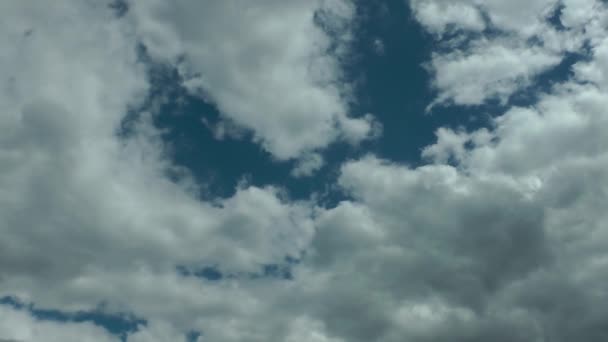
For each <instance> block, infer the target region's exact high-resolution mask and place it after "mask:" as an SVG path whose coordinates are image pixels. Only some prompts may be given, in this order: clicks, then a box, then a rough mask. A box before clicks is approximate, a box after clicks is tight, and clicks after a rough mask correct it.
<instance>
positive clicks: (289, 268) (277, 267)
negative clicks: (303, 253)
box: [176, 257, 301, 282]
mask: <svg viewBox="0 0 608 342" xmlns="http://www.w3.org/2000/svg"><path fill="white" fill-rule="evenodd" d="M300 262H301V260H299V259H294V258H291V257H285V261H284V262H283V263H276V264H264V265H260V270H259V271H257V272H247V273H226V272H223V271H222V270H221V269H220V267H219V266H217V265H215V266H204V267H201V268H197V269H192V268H188V267H185V266H177V267H176V271H177V273H178V274H179V275H181V276H184V277H197V278H201V279H205V280H207V281H210V282H216V281H221V280H228V279H249V280H256V279H277V280H294V276H293V267H294V266H296V265H297V264H299V263H300Z"/></svg>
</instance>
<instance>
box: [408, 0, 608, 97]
mask: <svg viewBox="0 0 608 342" xmlns="http://www.w3.org/2000/svg"><path fill="white" fill-rule="evenodd" d="M410 3H411V6H412V9H413V12H414V16H415V18H416V19H417V20H418V21H419V22H420V24H421V25H422V26H423V27H424V28H425V29H426V30H427V31H429V32H431V33H434V34H435V37H436V39H437V40H438V42H439V44H440V46H444V47H445V48H444V49H441V52H435V53H434V54H433V57H432V61H431V62H430V63H429V65H428V67H429V69H430V70H431V71H432V73H433V74H434V80H433V82H432V84H433V86H434V87H435V88H436V90H437V91H438V98H437V100H436V101H435V103H434V104H433V105H435V104H450V103H454V104H458V105H479V104H483V103H485V102H487V101H489V100H492V99H498V100H500V101H501V102H502V103H506V102H507V101H508V100H509V97H510V96H511V95H512V94H514V93H516V92H517V91H519V90H523V89H526V88H528V87H529V86H531V85H533V84H534V80H535V78H536V77H537V76H539V75H540V74H541V73H543V72H547V71H549V70H551V68H553V67H556V66H557V65H559V64H560V63H561V62H562V61H563V60H564V58H565V57H566V55H567V54H568V53H575V52H580V50H581V49H582V48H583V46H584V44H585V42H586V41H588V40H589V39H595V37H597V36H598V35H600V33H599V32H603V29H599V28H598V23H599V22H602V20H603V19H601V18H600V17H601V15H598V13H602V12H603V9H604V7H605V4H603V3H601V2H600V1H594V0H585V1H565V2H561V1H557V0H535V1H523V2H521V1H508V2H505V1H476V0H458V1H443V0H431V1H418V0H412V1H410ZM522 6H523V7H525V8H526V10H525V11H522V10H521V8H523V7H522ZM554 16H556V18H557V21H558V22H559V25H561V26H562V27H559V25H556V24H555V23H554V22H552V20H555V18H554ZM446 37H447V38H446ZM431 107H432V106H431Z"/></svg>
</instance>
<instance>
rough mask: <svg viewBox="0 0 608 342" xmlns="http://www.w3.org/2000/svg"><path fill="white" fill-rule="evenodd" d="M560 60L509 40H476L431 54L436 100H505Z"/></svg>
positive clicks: (544, 52) (481, 101)
mask: <svg viewBox="0 0 608 342" xmlns="http://www.w3.org/2000/svg"><path fill="white" fill-rule="evenodd" d="M560 61H561V57H560V56H559V55H555V54H553V53H551V52H550V51H546V50H544V49H540V48H535V47H528V46H526V45H523V46H513V45H512V42H508V41H507V42H500V41H479V42H476V43H475V44H474V45H473V47H471V48H469V49H467V50H466V52H464V53H463V52H462V51H455V52H451V53H448V54H440V55H438V54H437V55H434V56H433V59H432V62H431V68H432V70H433V71H434V72H435V80H434V86H435V87H436V88H437V89H438V90H439V91H440V97H439V98H438V99H437V101H438V102H443V101H446V100H452V101H453V102H454V103H457V104H463V105H475V104H481V103H483V102H484V101H485V100H487V99H490V98H498V99H500V100H501V102H503V103H504V102H506V101H507V100H508V97H509V96H510V95H511V94H513V93H514V92H515V91H516V90H518V89H521V88H524V87H526V86H528V85H530V84H531V82H532V79H531V78H532V77H534V76H535V75H538V74H539V73H540V72H542V71H545V70H547V69H549V68H550V67H553V66H556V65H557V64H558V63H559V62H560Z"/></svg>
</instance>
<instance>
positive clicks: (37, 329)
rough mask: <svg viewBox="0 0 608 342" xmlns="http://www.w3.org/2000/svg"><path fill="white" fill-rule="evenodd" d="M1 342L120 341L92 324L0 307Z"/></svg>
mask: <svg viewBox="0 0 608 342" xmlns="http://www.w3.org/2000/svg"><path fill="white" fill-rule="evenodd" d="M0 316H1V317H2V320H1V321H0V341H2V342H26V341H27V342H43V341H45V342H46V341H48V342H63V341H65V342H72V341H73V342H76V341H86V342H118V341H119V338H118V337H116V336H112V335H110V334H108V333H107V332H106V331H105V330H103V329H102V328H100V327H97V326H95V325H93V324H91V323H59V322H50V321H41V320H38V319H36V318H34V317H32V316H31V315H30V314H29V313H28V312H27V311H24V310H19V309H14V308H11V307H5V306H0Z"/></svg>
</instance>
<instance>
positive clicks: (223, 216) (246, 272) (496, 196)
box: [0, 0, 608, 342]
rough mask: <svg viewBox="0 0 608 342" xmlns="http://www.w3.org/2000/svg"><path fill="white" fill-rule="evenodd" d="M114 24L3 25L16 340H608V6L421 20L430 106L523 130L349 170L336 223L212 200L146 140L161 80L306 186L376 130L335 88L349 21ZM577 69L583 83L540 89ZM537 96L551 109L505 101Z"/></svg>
mask: <svg viewBox="0 0 608 342" xmlns="http://www.w3.org/2000/svg"><path fill="white" fill-rule="evenodd" d="M560 4H561V5H560ZM108 5H109V4H108V3H104V2H103V1H92V0H90V1H89V0H86V1H82V0H73V1H72V0H62V1H56V2H53V4H52V5H48V6H45V7H43V6H40V4H39V3H38V2H34V1H5V2H1V3H0V18H1V19H2V20H0V43H2V45H3V46H5V47H7V48H6V49H3V51H2V52H1V53H0V68H1V69H2V72H0V82H1V83H0V87H2V90H3V91H2V92H0V132H2V134H0V234H1V236H2V238H1V239H0V298H4V297H11V298H14V299H13V300H14V301H18V302H20V303H24V304H25V305H21V306H18V305H8V304H0V341H2V340H5V341H13V340H17V341H92V342H93V341H95V342H101V341H103V342H105V341H120V340H121V338H122V337H121V336H118V335H115V334H113V333H111V331H110V330H108V329H104V328H103V327H102V326H101V325H102V324H101V322H99V321H95V320H94V319H92V320H89V321H70V320H60V319H49V317H40V315H37V314H36V312H39V311H37V309H40V308H42V309H50V310H56V311H59V312H62V313H64V314H65V315H67V316H69V315H70V314H72V313H76V312H90V311H95V312H101V313H103V314H105V315H113V314H118V313H127V314H131V315H134V316H135V317H138V318H139V319H141V323H138V324H137V327H135V329H134V330H133V331H130V332H127V333H126V335H125V336H124V338H125V339H126V340H127V341H129V342H139V341H142V342H143V341H159V342H160V341H180V340H182V341H183V340H186V336H187V335H188V334H189V333H190V332H200V336H199V337H198V341H218V342H232V341H233V342H240V341H254V342H256V341H259V342H269V341H270V342H274V341H276V342H279V341H288V342H300V341H306V342H309V341H312V342H347V341H348V342H351V341H354V342H359V341H361V342H363V341H379V342H402V341H408V342H409V341H411V342H427V341H446V342H448V341H450V342H452V341H462V342H473V341H505V342H507V341H508V342H512V341H522V342H524V341H526V342H527V341H543V342H545V341H546V342H548V341H551V342H569V341H591V342H596V341H597V342H600V341H605V340H607V339H608V318H607V317H608V306H606V305H605V303H606V302H607V300H608V292H607V291H606V285H605V284H606V282H607V280H608V255H607V251H608V230H607V227H608V214H607V213H606V210H605V206H606V205H605V203H608V154H607V153H606V151H608V135H606V134H605V130H606V129H608V114H607V112H606V108H608V97H607V96H606V94H607V92H608V64H607V63H606V58H608V38H606V37H608V34H607V33H608V32H606V29H605V28H606V27H608V8H606V4H604V3H603V2H601V1H594V0H567V1H561V2H559V3H558V1H550V0H546V1H526V2H525V7H526V8H527V10H526V11H525V12H522V11H521V8H522V6H523V5H522V4H521V3H520V2H518V1H513V2H509V3H508V4H507V2H504V1H473V0H472V1H465V0H459V1H439V0H429V1H414V0H413V1H411V2H410V5H411V7H412V9H413V13H414V14H415V18H416V19H417V20H418V21H420V23H421V25H422V26H423V27H424V29H425V30H428V31H429V32H430V33H431V34H432V35H433V37H434V38H433V39H437V40H438V41H440V42H441V43H440V44H438V45H437V48H438V49H437V51H435V53H434V54H433V55H432V56H431V57H430V58H431V59H430V61H429V64H428V67H429V68H431V70H434V74H433V77H434V78H433V80H432V84H433V85H434V86H435V87H436V90H438V98H437V102H436V104H441V105H444V106H449V105H471V104H480V103H483V102H485V101H488V100H489V99H495V98H499V99H501V100H502V101H503V103H504V105H505V106H506V107H507V108H508V109H507V111H506V112H505V113H504V114H500V115H499V113H494V114H496V115H495V116H494V117H493V118H492V122H491V125H490V127H489V128H480V129H473V130H470V131H466V130H457V129H450V128H439V127H438V129H437V140H436V142H435V143H434V144H432V145H429V146H426V147H424V149H423V150H422V157H423V158H424V159H425V160H426V163H425V165H423V166H420V167H417V168H413V167H409V166H407V165H403V164H399V163H396V162H393V161H390V160H382V159H380V158H379V157H377V156H374V155H369V154H368V155H366V156H364V157H362V158H359V159H356V160H349V161H345V162H344V163H343V164H342V167H341V168H340V170H339V175H338V179H337V183H336V184H335V188H336V189H337V190H339V191H341V192H343V193H344V194H346V198H347V199H345V200H344V201H342V202H340V203H339V204H337V205H336V206H334V207H331V208H328V207H324V206H322V205H321V204H320V203H319V202H317V200H318V197H317V196H311V198H310V199H309V200H307V201H293V200H291V199H290V198H289V196H288V195H287V194H286V193H285V191H284V189H282V188H280V186H278V185H277V186H269V187H265V188H260V187H254V186H248V185H247V184H245V183H243V184H241V185H240V186H239V188H238V189H237V191H236V193H235V195H234V196H232V197H230V198H218V199H213V200H205V201H203V200H201V199H200V198H199V196H198V193H199V191H198V190H199V187H200V186H201V184H197V183H196V181H195V180H194V177H192V176H191V175H190V174H189V172H188V170H183V169H181V168H179V167H177V166H175V165H173V164H172V163H171V161H170V160H171V158H170V155H169V152H168V151H170V149H169V145H170V142H167V141H164V140H163V139H162V135H161V133H160V132H159V130H158V129H157V128H155V127H154V125H153V124H152V122H153V120H152V118H153V117H155V116H158V115H163V114H164V113H162V112H158V111H157V110H156V108H155V107H154V106H148V105H147V104H149V102H150V101H148V100H149V98H148V96H149V92H150V90H149V89H150V88H151V87H152V86H158V85H151V84H150V83H151V81H150V75H149V68H148V65H147V64H146V63H149V58H152V59H153V60H154V61H155V63H166V64H167V65H170V66H174V67H176V68H178V69H179V71H180V72H181V73H182V76H183V77H184V82H185V83H184V84H183V85H184V86H186V87H188V89H189V90H190V91H192V92H193V93H194V94H199V95H201V96H203V95H204V96H205V97H207V98H208V100H209V101H211V102H212V103H214V104H215V105H216V106H217V107H218V108H219V110H220V111H221V112H222V115H224V117H225V119H226V120H229V121H230V122H231V125H232V124H234V125H237V126H240V127H243V128H246V129H249V130H251V131H252V132H253V134H254V137H255V142H256V143H260V144H262V146H263V147H264V148H266V149H267V150H268V151H269V152H271V153H272V154H273V155H274V156H275V157H276V158H277V159H290V158H297V159H299V162H300V164H299V165H298V167H297V168H296V169H294V171H293V176H294V177H299V176H303V175H310V174H313V173H314V170H315V169H317V168H318V167H320V166H319V165H320V164H322V163H323V159H322V158H321V156H320V155H319V154H317V153H318V152H319V150H321V149H323V148H326V147H327V146H328V145H329V144H331V143H332V142H333V141H336V140H346V141H349V142H353V143H355V142H358V141H360V140H361V139H364V138H365V137H367V135H368V133H369V130H370V127H371V126H370V125H372V122H371V119H353V118H350V117H349V116H348V105H347V103H348V102H349V101H350V100H349V99H348V96H351V95H350V94H349V92H348V87H349V86H348V85H347V84H345V83H343V82H341V81H340V80H341V76H340V68H341V66H340V58H342V57H344V56H345V54H348V49H347V47H346V46H347V41H348V39H349V38H348V34H350V33H349V29H348V27H349V25H350V24H351V21H352V20H354V19H353V18H354V14H353V13H354V6H355V5H354V4H350V3H345V2H344V3H343V2H340V1H322V2H321V1H319V2H317V1H293V2H282V1H276V2H275V1H259V2H245V1H243V2H238V1H225V2H224V1H223V2H214V3H211V2H199V1H185V0H179V1H174V2H173V3H171V4H169V2H165V1H155V0H148V1H137V2H128V3H126V6H127V9H126V12H125V13H122V15H120V16H119V15H117V14H116V13H115V11H114V10H112V8H111V7H109V6H108ZM123 5H124V4H123ZM114 8H116V5H115V6H114ZM555 16H557V20H559V22H560V25H556V24H555V23H553V21H555V18H553V17H555ZM315 18H316V19H315ZM549 18H552V19H551V20H549ZM322 28H323V29H322ZM488 30H494V31H498V32H499V33H495V32H494V31H492V32H494V33H492V34H490V33H489V31H488ZM328 32H333V33H331V34H330V33H328ZM459 37H460V38H459ZM142 46H143V47H144V48H145V50H146V51H147V52H146V53H148V54H149V56H147V58H141V57H142V56H141V55H138V52H139V53H141V50H142ZM330 46H332V47H333V48H330ZM582 47H585V50H580V49H582ZM579 50H580V51H583V53H585V54H586V55H585V58H583V59H581V60H580V61H578V62H576V63H574V64H573V65H572V67H571V70H570V74H569V75H568V76H567V77H566V80H565V81H562V82H559V83H555V84H553V85H551V86H550V87H548V88H547V89H545V90H543V91H540V90H536V89H535V88H534V87H533V86H531V85H532V84H533V83H534V82H533V79H534V77H535V75H537V74H538V73H541V72H543V70H547V69H548V68H551V67H552V66H555V65H556V64H558V63H560V62H561V61H562V59H563V58H564V56H565V54H566V53H567V52H569V51H579ZM484 82H486V83H484ZM524 86H531V88H530V89H531V90H530V91H535V92H536V95H537V99H538V100H537V101H535V102H534V103H533V104H531V105H529V106H526V107H517V106H512V105H510V104H509V95H510V94H512V93H513V92H515V91H517V90H518V89H520V88H521V87H524ZM472 114H474V113H472ZM131 117H134V119H130V120H127V119H128V118H131ZM125 126H127V127H128V128H129V132H130V133H129V134H122V133H121V127H122V128H124V127H125ZM403 143H404V144H406V143H407V141H404V142H403ZM4 302H7V301H6V300H5V301H0V303H4Z"/></svg>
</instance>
